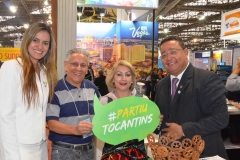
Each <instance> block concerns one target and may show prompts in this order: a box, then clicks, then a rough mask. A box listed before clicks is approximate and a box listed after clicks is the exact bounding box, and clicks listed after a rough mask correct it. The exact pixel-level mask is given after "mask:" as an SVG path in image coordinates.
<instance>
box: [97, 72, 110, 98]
mask: <svg viewBox="0 0 240 160" xmlns="http://www.w3.org/2000/svg"><path fill="white" fill-rule="evenodd" d="M98 74H99V76H98V77H97V78H95V80H94V84H95V85H96V87H97V88H98V90H99V92H100V94H101V96H104V95H106V94H108V87H107V85H106V76H104V75H103V71H102V70H99V71H98Z"/></svg>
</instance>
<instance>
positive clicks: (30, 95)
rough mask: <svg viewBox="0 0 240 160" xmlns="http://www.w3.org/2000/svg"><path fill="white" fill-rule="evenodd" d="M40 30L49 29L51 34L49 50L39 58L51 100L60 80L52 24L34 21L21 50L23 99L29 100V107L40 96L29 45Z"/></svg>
mask: <svg viewBox="0 0 240 160" xmlns="http://www.w3.org/2000/svg"><path fill="white" fill-rule="evenodd" d="M40 31H47V32H48V33H49V36H50V44H49V49H48V52H47V54H46V55H45V56H44V57H43V58H42V59H41V60H39V65H40V67H41V68H43V69H44V71H45V73H46V76H47V81H48V86H49V99H50V100H52V98H53V95H54V87H55V85H56V82H57V80H58V77H57V69H56V54H55V41H54V38H53V33H52V30H51V28H50V26H48V25H47V24H45V23H41V22H37V23H34V24H32V25H31V26H30V27H29V28H28V29H27V30H26V32H25V33H24V35H23V40H22V44H21V50H20V52H21V59H22V68H23V86H22V92H23V100H24V101H25V102H27V104H28V108H30V104H31V103H33V104H34V106H35V105H36V102H37V100H38V98H39V92H38V88H37V84H36V78H37V77H36V72H35V68H34V66H33V63H32V61H31V57H30V53H29V52H28V46H29V45H30V43H31V42H32V40H33V39H34V37H35V36H36V34H37V33H38V32H40Z"/></svg>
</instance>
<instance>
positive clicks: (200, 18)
mask: <svg viewBox="0 0 240 160" xmlns="http://www.w3.org/2000/svg"><path fill="white" fill-rule="evenodd" d="M197 18H198V20H204V19H205V15H204V13H203V12H199V13H198V14H197Z"/></svg>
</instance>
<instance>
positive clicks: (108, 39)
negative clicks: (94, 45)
mask: <svg viewBox="0 0 240 160" xmlns="http://www.w3.org/2000/svg"><path fill="white" fill-rule="evenodd" d="M112 44H113V40H112V39H111V38H110V37H106V38H105V39H104V45H105V46H112Z"/></svg>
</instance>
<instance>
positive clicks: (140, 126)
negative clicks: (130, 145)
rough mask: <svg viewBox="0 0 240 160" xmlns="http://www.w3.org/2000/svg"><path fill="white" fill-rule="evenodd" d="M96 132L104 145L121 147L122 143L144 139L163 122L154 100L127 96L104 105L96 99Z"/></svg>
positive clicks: (94, 122) (94, 130)
mask: <svg viewBox="0 0 240 160" xmlns="http://www.w3.org/2000/svg"><path fill="white" fill-rule="evenodd" d="M94 112H95V116H94V117H93V120H92V122H93V124H94V127H93V133H94V134H95V136H96V137H97V138H99V139H100V140H102V141H103V142H106V143H109V144H112V145H117V144H120V143H122V142H125V141H128V140H132V139H138V140H139V141H140V140H143V139H144V138H145V137H147V135H148V134H150V133H153V131H154V130H155V129H156V128H157V126H158V124H159V123H160V111H159V108H158V106H157V105H156V104H155V103H153V102H152V101H151V100H148V99H146V98H142V97H135V96H131V97H126V98H120V99H118V100H114V101H112V102H110V103H108V104H106V105H102V104H101V102H100V101H99V99H98V97H97V96H96V95H95V97H94Z"/></svg>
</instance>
